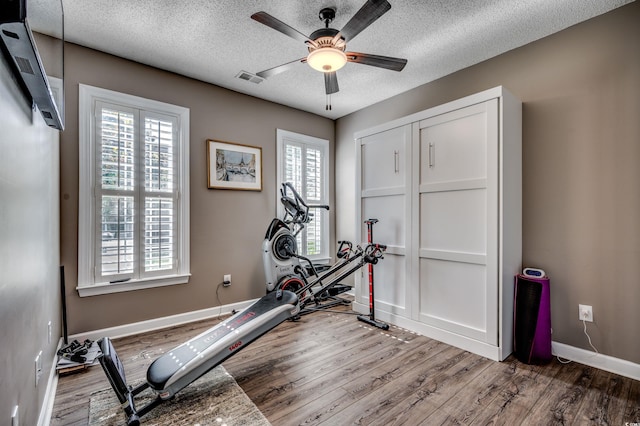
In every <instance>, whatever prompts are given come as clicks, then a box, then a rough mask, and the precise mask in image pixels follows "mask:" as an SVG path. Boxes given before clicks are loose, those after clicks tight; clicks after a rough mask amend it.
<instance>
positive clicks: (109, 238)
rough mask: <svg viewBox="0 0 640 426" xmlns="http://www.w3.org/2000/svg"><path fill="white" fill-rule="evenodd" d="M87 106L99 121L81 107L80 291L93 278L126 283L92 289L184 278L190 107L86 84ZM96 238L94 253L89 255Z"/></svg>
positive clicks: (95, 281)
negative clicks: (124, 283)
mask: <svg viewBox="0 0 640 426" xmlns="http://www.w3.org/2000/svg"><path fill="white" fill-rule="evenodd" d="M120 101H122V102H120ZM83 108H84V109H88V110H90V111H91V114H90V115H88V117H89V118H91V119H92V120H93V121H92V122H89V123H88V124H87V123H85V122H84V121H82V117H83V115H82V114H81V133H83V131H84V133H86V135H85V136H86V137H87V139H88V140H89V141H88V143H87V144H86V145H83V144H81V150H80V151H81V152H80V157H81V159H80V160H81V162H80V179H81V181H80V186H81V188H80V194H81V195H80V198H81V199H80V205H81V209H80V220H79V222H80V223H79V238H78V246H79V253H78V269H79V271H78V281H79V283H78V284H79V285H78V288H79V290H80V291H81V295H83V294H82V290H83V289H84V288H87V287H89V286H92V285H94V284H110V285H111V287H114V288H115V287H119V288H121V289H119V290H113V289H109V290H101V291H100V292H97V293H96V291H97V290H91V291H85V293H86V295H91V294H101V293H110V292H113V291H125V290H130V289H131V288H124V287H123V286H122V284H121V283H122V282H127V283H139V284H138V285H139V288H146V287H150V286H155V285H168V284H177V283H182V282H186V281H187V280H188V260H189V252H188V241H189V239H188V229H189V227H188V170H187V167H188V143H186V142H187V138H188V128H187V129H185V128H184V127H182V126H185V125H186V126H188V110H186V109H185V108H182V107H174V106H171V105H167V104H162V103H158V102H155V101H149V100H145V99H142V98H137V97H132V96H129V95H123V94H118V93H116V92H111V91H106V90H104V89H97V88H91V87H89V86H82V85H81V109H83ZM162 109H164V111H163V110H162ZM89 118H87V119H89ZM92 153H93V154H92ZM185 156H186V158H185ZM85 159H86V160H87V161H85ZM185 192H186V196H185ZM88 200H93V201H88ZM87 202H89V203H90V204H89V205H87V204H86V203H87ZM91 204H92V205H93V207H91ZM82 206H87V208H86V209H84V208H83V207H82ZM92 229H93V230H94V231H93V232H92V231H91V230H92ZM92 245H93V247H94V249H93V250H92V251H91V252H93V256H86V255H85V254H84V253H85V249H86V248H88V247H90V246H92ZM128 285H130V284H128Z"/></svg>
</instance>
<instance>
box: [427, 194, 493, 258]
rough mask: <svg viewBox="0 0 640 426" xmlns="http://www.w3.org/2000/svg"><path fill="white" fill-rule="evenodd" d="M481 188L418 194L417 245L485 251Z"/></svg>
mask: <svg viewBox="0 0 640 426" xmlns="http://www.w3.org/2000/svg"><path fill="white" fill-rule="evenodd" d="M486 222H487V203H486V190H485V189H472V190H466V191H447V192H428V193H423V194H421V195H420V223H421V226H420V247H421V248H424V249H429V250H443V251H455V252H464V253H480V254H485V252H486V249H487V230H486V227H485V224H486Z"/></svg>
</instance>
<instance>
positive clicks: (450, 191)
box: [414, 99, 499, 344]
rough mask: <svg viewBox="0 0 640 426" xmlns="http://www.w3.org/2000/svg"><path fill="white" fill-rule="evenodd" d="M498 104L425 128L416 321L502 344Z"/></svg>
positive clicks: (493, 102) (442, 118)
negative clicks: (500, 316)
mask: <svg viewBox="0 0 640 426" xmlns="http://www.w3.org/2000/svg"><path fill="white" fill-rule="evenodd" d="M497 114H498V101H497V100H495V99H494V100H491V101H487V102H484V103H481V104H477V105H473V106H470V107H466V108H462V109H459V110H456V111H452V112H450V113H446V114H442V115H439V116H435V117H433V118H429V119H426V120H423V121H421V122H420V125H419V128H420V137H419V140H418V141H415V142H414V143H418V144H419V146H418V152H419V164H420V166H419V167H420V170H419V182H418V183H419V184H418V190H417V194H416V203H417V204H418V209H419V213H418V224H417V227H416V228H415V229H416V230H419V240H418V262H417V266H416V267H417V268H418V273H417V276H418V277H419V282H420V295H419V315H418V317H419V321H421V322H423V323H425V324H429V325H431V326H434V327H438V328H440V329H443V330H447V331H450V332H454V333H456V334H460V335H463V336H467V337H470V338H472V339H476V340H479V341H482V342H486V343H490V344H497V342H498V340H497V339H498V315H497V313H498V290H499V289H498V270H497V265H498V223H497V221H498V202H499V201H498V120H497Z"/></svg>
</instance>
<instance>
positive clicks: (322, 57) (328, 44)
mask: <svg viewBox="0 0 640 426" xmlns="http://www.w3.org/2000/svg"><path fill="white" fill-rule="evenodd" d="M389 9H391V4H389V2H388V1H387V0H367V1H366V2H365V4H364V5H363V6H362V7H361V8H360V10H358V12H356V14H355V15H353V17H352V18H351V19H350V20H349V22H347V24H346V25H345V26H344V27H342V29H341V30H340V31H338V30H336V29H334V28H329V24H330V23H331V22H332V21H333V19H334V18H335V16H336V11H335V9H333V8H328V7H327V8H324V9H322V10H321V11H320V13H319V15H318V17H319V18H320V20H321V21H322V22H324V24H325V27H324V28H320V29H318V30H316V31H314V32H313V33H312V34H311V35H310V36H308V37H307V36H306V35H304V34H302V33H301V32H300V31H298V30H296V29H294V28H292V27H291V26H289V25H287V24H285V23H284V22H282V21H280V20H278V19H277V18H274V17H273V16H271V15H269V14H268V13H267V12H257V13H254V14H253V15H251V19H253V20H255V21H258V22H260V23H261V24H264V25H266V26H268V27H270V28H273V29H274V30H276V31H279V32H281V33H282V34H284V35H287V36H289V37H291V38H293V39H296V40H299V41H302V42H303V43H305V44H306V45H307V49H308V51H309V54H308V55H307V56H305V57H304V58H300V59H296V60H295V61H291V62H287V63H285V64H282V65H278V66H277V67H274V68H269V69H267V70H264V71H260V72H259V73H257V74H256V75H257V76H258V77H262V78H268V77H271V76H273V75H276V74H279V73H281V72H283V71H286V70H288V69H290V68H292V67H293V66H295V64H297V63H299V62H302V63H305V62H306V63H307V64H309V65H310V66H311V67H312V68H313V69H315V70H318V71H320V72H323V73H324V86H325V92H326V94H327V106H326V108H327V110H330V109H331V102H330V96H331V94H333V93H336V92H338V90H339V88H338V77H337V75H336V71H337V70H339V69H340V68H342V67H343V66H344V65H345V64H346V63H347V62H353V63H356V64H364V65H370V66H374V67H379V68H385V69H389V70H393V71H402V69H403V68H404V66H405V65H406V64H407V60H406V59H400V58H393V57H389V56H379V55H371V54H368V53H358V52H348V51H346V48H347V42H348V41H351V40H353V39H354V38H355V37H356V36H357V35H358V34H360V32H362V30H364V29H365V28H367V27H368V26H369V25H371V24H372V23H374V22H375V21H376V20H377V19H378V18H380V17H381V16H382V15H384V14H385V13H386V12H387V11H389Z"/></svg>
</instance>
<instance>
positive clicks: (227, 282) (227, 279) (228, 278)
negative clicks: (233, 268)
mask: <svg viewBox="0 0 640 426" xmlns="http://www.w3.org/2000/svg"><path fill="white" fill-rule="evenodd" d="M222 284H223V285H224V286H225V287H229V286H230V285H231V274H225V276H224V279H223V283H222Z"/></svg>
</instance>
